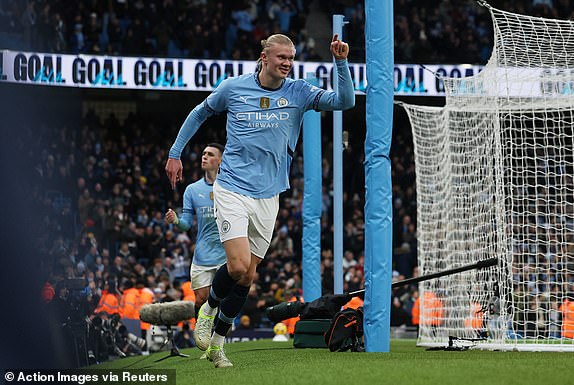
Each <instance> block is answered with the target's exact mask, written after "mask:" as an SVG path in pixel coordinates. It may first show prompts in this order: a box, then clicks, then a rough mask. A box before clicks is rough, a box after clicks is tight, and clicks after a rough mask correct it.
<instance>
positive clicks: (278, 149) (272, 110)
mask: <svg viewBox="0 0 574 385" xmlns="http://www.w3.org/2000/svg"><path fill="white" fill-rule="evenodd" d="M336 65H337V69H338V71H337V72H338V80H339V93H338V94H336V93H335V92H333V91H325V90H323V89H320V88H318V87H315V86H312V85H311V84H309V83H308V82H306V81H304V80H293V79H290V78H287V79H285V81H284V82H283V84H282V85H281V87H279V88H277V89H274V90H271V89H267V88H265V87H263V86H262V85H261V84H260V83H259V80H258V77H257V73H249V74H244V75H241V76H238V77H234V78H229V79H226V80H224V81H223V82H221V84H220V85H219V87H217V88H216V89H215V90H214V91H213V92H212V93H211V94H210V95H209V96H208V97H207V98H206V99H205V101H204V102H203V103H202V104H200V105H198V106H197V107H195V108H194V109H193V111H192V112H191V113H190V114H189V116H188V117H187V119H186V120H185V122H184V123H183V125H182V127H181V129H180V131H179V133H178V136H177V138H176V141H175V143H174V144H173V146H172V148H171V150H170V152H169V157H170V158H176V159H179V157H180V155H181V152H182V150H183V148H184V147H185V145H186V144H187V142H188V141H189V139H190V138H191V136H193V134H195V132H196V131H197V129H198V128H199V126H200V125H201V124H202V123H203V122H204V121H205V119H207V118H208V117H209V116H211V115H213V114H216V113H221V112H224V111H225V112H227V142H226V144H225V152H224V153H223V159H222V163H221V166H220V168H219V174H218V176H217V183H219V184H220V185H221V186H222V187H224V188H225V189H227V190H229V191H234V192H237V193H239V194H243V195H246V196H249V197H252V198H270V197H273V196H275V195H277V194H279V193H281V192H283V191H285V190H287V189H288V188H289V169H290V167H291V161H292V157H293V152H294V150H295V147H296V145H297V140H298V138H299V134H300V132H301V126H302V124H303V113H304V112H305V111H307V110H310V109H314V110H324V111H328V110H344V109H347V108H351V107H353V106H354V105H355V95H354V89H353V83H352V80H351V74H350V72H349V67H348V64H347V61H346V60H338V61H336Z"/></svg>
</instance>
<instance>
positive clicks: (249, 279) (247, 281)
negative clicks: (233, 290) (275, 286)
mask: <svg viewBox="0 0 574 385" xmlns="http://www.w3.org/2000/svg"><path fill="white" fill-rule="evenodd" d="M254 279H255V273H253V274H250V273H247V274H245V275H244V276H243V277H242V278H241V279H240V280H239V281H237V284H238V285H241V286H251V284H252V283H253V280H254Z"/></svg>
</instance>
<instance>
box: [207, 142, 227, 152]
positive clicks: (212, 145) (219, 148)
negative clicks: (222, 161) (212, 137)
mask: <svg viewBox="0 0 574 385" xmlns="http://www.w3.org/2000/svg"><path fill="white" fill-rule="evenodd" d="M207 147H215V148H217V149H218V150H219V153H220V154H221V155H223V151H224V150H225V147H223V146H222V145H221V144H219V143H208V145H207Z"/></svg>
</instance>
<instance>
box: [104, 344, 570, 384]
mask: <svg viewBox="0 0 574 385" xmlns="http://www.w3.org/2000/svg"><path fill="white" fill-rule="evenodd" d="M226 352H227V356H228V357H229V358H230V360H231V361H232V362H233V364H234V367H233V368H224V369H215V368H214V367H213V364H212V363H211V362H208V361H206V360H200V359H199V356H200V355H201V353H202V352H201V351H199V350H198V349H186V350H182V353H186V354H189V355H190V357H189V358H180V357H172V358H168V359H166V360H163V361H161V362H156V360H158V359H160V358H162V357H165V356H167V355H169V352H160V353H155V354H152V355H149V356H140V357H130V358H125V359H121V360H116V361H113V362H106V363H103V364H101V365H97V366H94V367H93V368H98V369H100V368H101V369H128V368H129V369H175V370H176V373H177V379H176V381H177V384H178V385H181V384H186V385H187V384H189V385H193V384H200V385H216V384H229V385H283V384H285V385H298V384H305V385H307V384H312V385H315V384H329V385H339V384H340V385H355V384H369V385H370V384H393V385H407V384H409V385H410V384H424V385H429V384H441V385H443V384H453V385H475V384H476V385H478V384H480V385H493V384H520V385H527V384H533V385H534V384H536V385H541V384H543V385H553V384H574V355H573V354H572V353H549V352H491V351H481V350H468V351H426V350H425V348H419V347H416V346H415V341H414V340H393V341H391V352H390V353H350V352H344V353H331V352H329V351H328V350H327V349H294V348H293V346H292V342H291V341H290V342H273V341H271V340H260V341H252V342H241V343H234V344H229V345H226Z"/></svg>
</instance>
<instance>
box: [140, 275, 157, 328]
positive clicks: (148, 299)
mask: <svg viewBox="0 0 574 385" xmlns="http://www.w3.org/2000/svg"><path fill="white" fill-rule="evenodd" d="M136 288H137V289H138V291H139V297H138V298H139V301H138V305H137V308H138V313H139V311H140V310H141V308H142V306H144V305H149V304H150V303H153V300H154V298H155V295H154V293H153V291H152V290H151V289H150V288H149V287H145V285H144V283H143V282H138V284H137V285H136ZM140 329H141V336H142V338H144V339H145V338H146V335H147V331H148V330H150V329H151V325H150V324H149V323H147V322H144V321H141V320H140Z"/></svg>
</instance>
